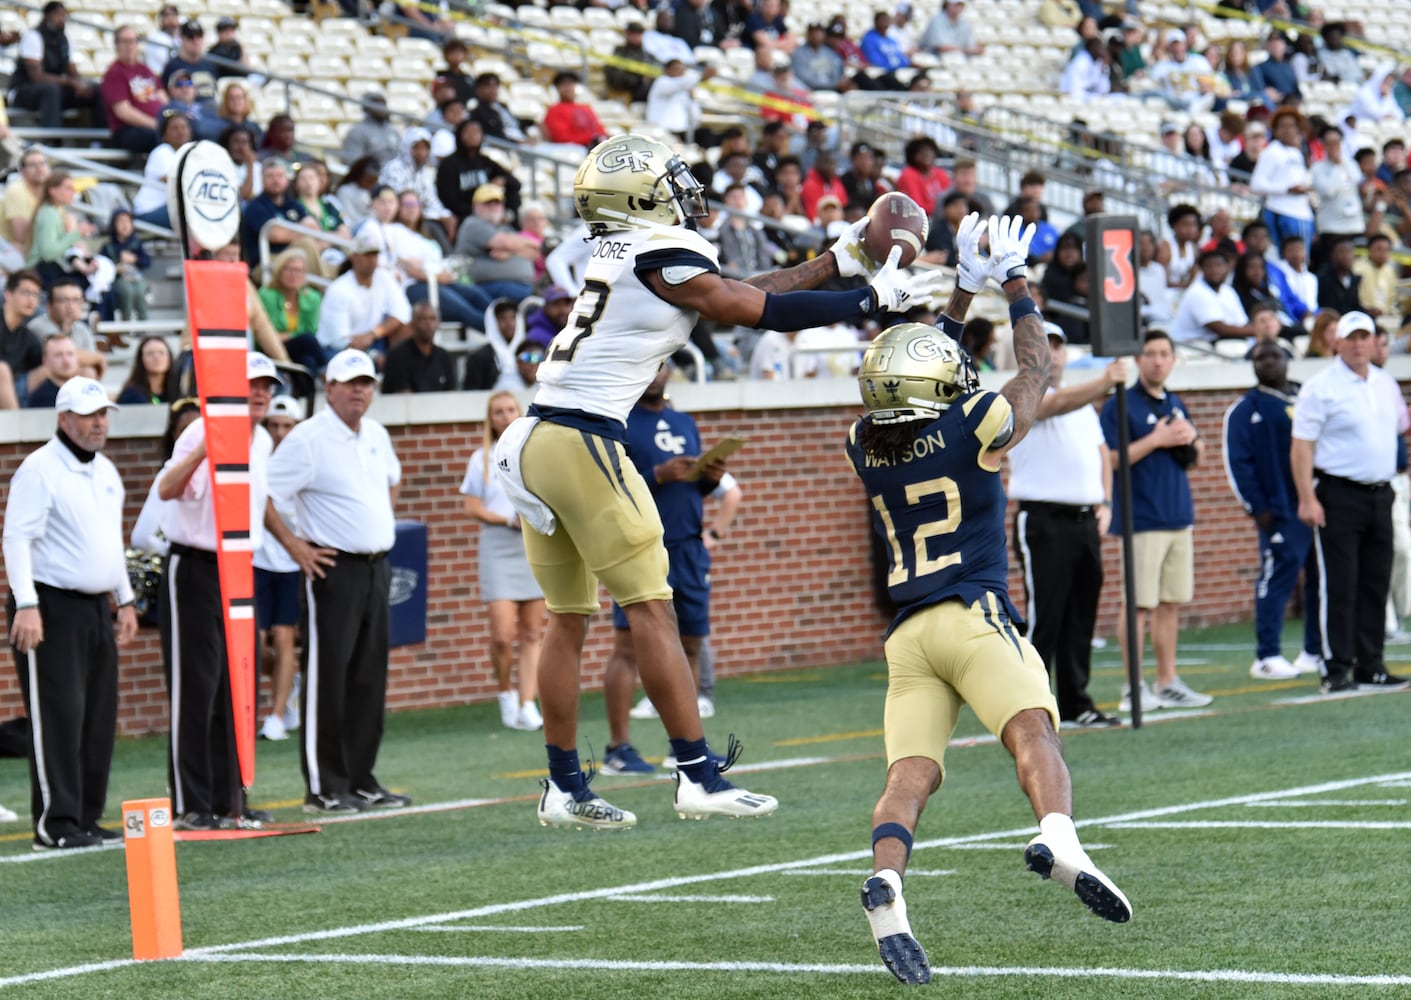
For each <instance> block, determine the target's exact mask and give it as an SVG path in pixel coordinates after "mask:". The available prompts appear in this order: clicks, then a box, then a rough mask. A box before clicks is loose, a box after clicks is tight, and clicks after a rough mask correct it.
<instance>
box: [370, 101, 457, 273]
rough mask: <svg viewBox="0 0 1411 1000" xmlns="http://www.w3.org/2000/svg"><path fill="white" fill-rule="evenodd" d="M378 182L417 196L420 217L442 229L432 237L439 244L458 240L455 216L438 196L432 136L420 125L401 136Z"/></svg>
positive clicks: (412, 127) (443, 244)
mask: <svg viewBox="0 0 1411 1000" xmlns="http://www.w3.org/2000/svg"><path fill="white" fill-rule="evenodd" d="M378 182H379V183H381V184H386V185H388V186H390V187H391V188H392V190H393V191H398V192H407V191H410V192H412V193H413V194H415V195H416V197H417V199H418V202H419V207H420V208H421V214H422V216H423V217H424V219H425V220H426V221H427V222H428V223H429V224H430V225H431V226H433V227H437V228H439V229H440V230H441V233H440V234H439V235H437V236H432V237H431V238H432V239H435V240H436V242H437V243H438V244H440V245H442V246H443V248H445V247H449V246H450V245H451V242H452V241H454V240H455V238H456V225H457V223H456V217H455V216H454V215H452V214H451V212H450V211H448V210H447V208H446V206H445V205H443V204H441V198H440V197H439V196H438V195H437V193H436V167H434V166H433V165H432V163H431V134H430V133H429V132H427V131H426V129H424V128H422V127H421V126H420V125H413V126H411V127H410V128H408V129H407V130H406V132H405V133H403V134H402V145H401V149H400V151H399V152H398V154H397V156H396V157H395V158H394V159H392V160H389V161H388V162H387V163H385V164H383V166H382V172H381V174H380V175H379V176H378Z"/></svg>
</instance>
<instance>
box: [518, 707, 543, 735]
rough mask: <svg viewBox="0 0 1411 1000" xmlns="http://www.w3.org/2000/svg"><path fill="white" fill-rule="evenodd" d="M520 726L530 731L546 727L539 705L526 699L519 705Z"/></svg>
mask: <svg viewBox="0 0 1411 1000" xmlns="http://www.w3.org/2000/svg"><path fill="white" fill-rule="evenodd" d="M519 728H520V729H524V730H528V731H530V732H532V731H534V730H535V729H543V728H544V717H543V716H542V715H540V714H539V706H538V705H536V704H534V702H532V701H526V702H525V703H524V704H523V705H521V706H520V707H519Z"/></svg>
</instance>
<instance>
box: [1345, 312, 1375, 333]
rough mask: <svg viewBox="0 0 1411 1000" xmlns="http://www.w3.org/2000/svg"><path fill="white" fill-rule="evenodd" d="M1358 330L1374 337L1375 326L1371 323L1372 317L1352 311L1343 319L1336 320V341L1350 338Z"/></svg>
mask: <svg viewBox="0 0 1411 1000" xmlns="http://www.w3.org/2000/svg"><path fill="white" fill-rule="evenodd" d="M1358 330H1363V331H1365V332H1367V333H1370V334H1372V335H1374V336H1375V335H1376V332H1377V324H1376V323H1374V322H1372V317H1370V316H1368V315H1367V314H1366V313H1364V312H1358V311H1356V310H1353V311H1352V312H1350V313H1346V314H1344V315H1343V317H1342V318H1341V319H1340V320H1338V337H1337V339H1338V340H1342V339H1343V338H1344V337H1350V336H1352V335H1353V334H1354V333H1356V332H1357V331H1358Z"/></svg>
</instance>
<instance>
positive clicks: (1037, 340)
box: [1000, 277, 1053, 448]
mask: <svg viewBox="0 0 1411 1000" xmlns="http://www.w3.org/2000/svg"><path fill="white" fill-rule="evenodd" d="M1004 297H1005V298H1006V299H1008V300H1009V303H1010V305H1013V304H1014V303H1016V302H1020V301H1022V300H1024V299H1027V298H1029V297H1030V296H1029V282H1028V281H1027V280H1025V279H1024V278H1022V277H1021V278H1015V279H1013V280H1011V281H1007V282H1005V284H1004ZM1014 360H1015V361H1016V362H1017V363H1018V367H1019V373H1018V374H1017V375H1015V376H1014V377H1013V378H1012V379H1010V380H1009V381H1008V382H1006V383H1005V384H1004V388H1002V389H1000V394H1001V395H1003V396H1004V398H1005V399H1007V400H1009V405H1010V407H1011V408H1012V409H1013V410H1014V436H1013V437H1011V438H1010V440H1009V445H1008V447H1009V448H1013V447H1014V446H1015V445H1016V444H1018V443H1019V442H1020V441H1021V440H1022V439H1023V437H1024V435H1025V434H1028V433H1029V428H1030V427H1032V426H1033V425H1034V418H1035V417H1036V416H1037V415H1038V411H1039V402H1040V400H1042V399H1043V398H1044V393H1045V392H1047V391H1048V386H1049V379H1050V378H1051V377H1052V375H1053V355H1052V354H1051V353H1050V352H1049V346H1048V333H1047V332H1046V331H1045V330H1044V321H1043V317H1042V316H1040V315H1039V314H1038V313H1037V312H1034V313H1030V314H1029V315H1027V316H1023V317H1021V318H1020V319H1019V320H1018V321H1017V322H1016V323H1015V324H1014Z"/></svg>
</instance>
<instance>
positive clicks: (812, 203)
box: [799, 170, 848, 222]
mask: <svg viewBox="0 0 1411 1000" xmlns="http://www.w3.org/2000/svg"><path fill="white" fill-rule="evenodd" d="M825 194H831V195H832V196H833V197H834V198H837V199H838V204H839V205H846V204H847V203H848V192H847V189H846V188H844V187H843V182H842V181H841V180H840V179H839V178H838V177H837V176H836V175H835V176H834V177H833V179H832V180H831V181H824V180H823V177H822V175H820V174H819V172H818V171H817V170H810V171H809V172H808V176H807V177H805V178H804V179H803V186H802V187H801V188H800V189H799V197H800V198H801V199H803V210H804V214H805V215H807V216H808V218H809V221H810V222H812V221H813V220H814V219H817V218H818V202H819V201H820V200H821V199H822V198H823V196H824V195H825Z"/></svg>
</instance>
